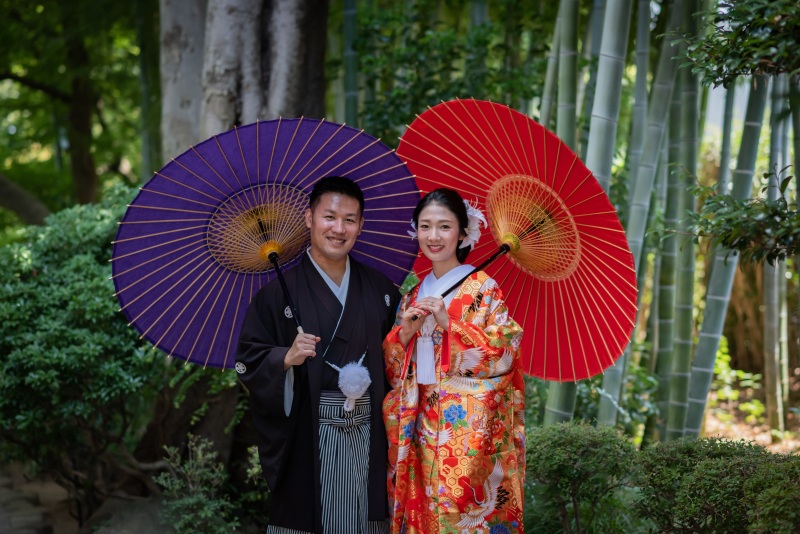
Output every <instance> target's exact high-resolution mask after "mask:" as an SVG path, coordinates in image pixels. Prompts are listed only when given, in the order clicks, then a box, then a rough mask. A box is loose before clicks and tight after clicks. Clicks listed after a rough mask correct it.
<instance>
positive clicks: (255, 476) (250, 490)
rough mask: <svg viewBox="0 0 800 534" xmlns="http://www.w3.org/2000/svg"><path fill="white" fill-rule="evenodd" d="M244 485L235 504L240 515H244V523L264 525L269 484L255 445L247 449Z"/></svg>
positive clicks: (266, 519) (265, 522)
mask: <svg viewBox="0 0 800 534" xmlns="http://www.w3.org/2000/svg"><path fill="white" fill-rule="evenodd" d="M245 471H246V474H247V480H246V487H245V488H244V489H243V490H241V492H240V493H239V495H238V498H237V504H239V506H240V507H241V512H240V517H242V516H244V517H245V520H244V521H243V523H245V524H253V525H266V524H267V523H268V522H269V517H268V516H267V509H268V507H267V504H266V503H267V500H268V499H269V486H267V481H266V479H265V478H264V475H263V473H262V471H261V461H260V459H259V456H258V448H257V447H255V446H252V447H249V448H248V449H247V467H246V470H245Z"/></svg>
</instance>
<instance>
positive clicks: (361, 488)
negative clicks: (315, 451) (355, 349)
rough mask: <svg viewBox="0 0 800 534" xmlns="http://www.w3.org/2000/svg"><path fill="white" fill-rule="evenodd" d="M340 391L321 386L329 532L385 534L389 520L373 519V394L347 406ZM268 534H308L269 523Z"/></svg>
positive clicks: (324, 492) (322, 455) (324, 518)
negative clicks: (370, 482)
mask: <svg viewBox="0 0 800 534" xmlns="http://www.w3.org/2000/svg"><path fill="white" fill-rule="evenodd" d="M344 401H345V396H344V395H343V394H342V393H341V392H340V391H322V392H321V396H320V401H319V451H320V453H319V454H320V465H321V473H320V484H321V486H322V526H323V529H324V531H325V534H386V533H387V532H388V523H387V522H386V521H369V519H368V512H369V505H368V502H369V498H368V493H367V491H368V488H367V486H368V483H367V477H368V474H369V454H368V451H369V446H370V440H369V433H370V432H369V427H370V411H371V410H370V397H369V392H367V393H365V394H364V396H362V397H361V398H360V399H358V400H357V401H356V404H355V407H354V408H353V410H352V411H350V412H346V411H344V407H343V405H344ZM267 534H307V533H305V532H302V531H299V530H292V529H288V528H283V527H275V526H269V527H267Z"/></svg>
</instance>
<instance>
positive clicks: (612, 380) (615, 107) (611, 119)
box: [586, 0, 641, 426]
mask: <svg viewBox="0 0 800 534" xmlns="http://www.w3.org/2000/svg"><path fill="white" fill-rule="evenodd" d="M595 6H597V4H595ZM603 11H604V13H605V20H604V21H603V26H602V28H603V30H602V38H601V44H600V51H599V54H598V55H599V61H598V65H597V80H596V83H595V86H594V87H593V88H592V91H591V94H592V95H594V104H593V105H592V106H590V108H589V109H591V113H592V115H591V122H590V127H589V142H588V144H587V150H586V153H587V156H586V166H587V167H588V168H589V170H591V171H592V173H593V174H594V176H595V178H597V181H598V182H600V185H601V186H602V187H603V190H604V191H605V192H606V193H608V191H609V186H610V183H611V165H612V162H613V159H614V153H615V150H614V147H615V145H616V138H617V124H618V123H619V107H620V100H621V98H622V78H623V76H624V74H625V56H626V53H627V49H628V32H629V30H630V20H631V0H609V2H608V6H607V7H605V9H604V10H603ZM640 291H641V288H640ZM624 360H625V358H619V359H617V361H616V362H615V363H614V365H612V366H611V367H610V368H609V369H607V370H606V372H605V374H604V375H603V390H604V391H605V392H606V395H607V396H606V395H604V396H602V397H601V399H600V407H599V413H598V422H599V423H601V424H607V425H611V426H613V425H614V424H616V421H617V408H616V407H617V406H618V405H619V396H620V391H621V389H622V377H623V375H624V369H625V362H624Z"/></svg>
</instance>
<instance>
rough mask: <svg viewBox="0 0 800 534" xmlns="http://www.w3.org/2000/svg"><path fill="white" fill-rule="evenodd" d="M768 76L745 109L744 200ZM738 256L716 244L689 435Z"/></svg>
mask: <svg viewBox="0 0 800 534" xmlns="http://www.w3.org/2000/svg"><path fill="white" fill-rule="evenodd" d="M767 86H768V78H766V77H765V76H755V77H754V78H753V80H752V87H751V89H750V96H749V97H748V101H747V111H746V112H745V121H744V124H745V126H744V131H743V133H742V144H741V147H740V148H739V156H738V159H737V161H736V170H735V171H734V173H733V190H732V191H731V195H732V196H733V197H734V198H736V199H738V200H743V199H746V198H749V197H750V194H751V192H752V189H753V174H754V171H755V165H756V156H757V154H758V141H759V138H760V136H761V124H762V121H763V118H764V107H765V105H766V96H767ZM738 262H739V256H738V254H736V253H735V252H734V251H732V250H730V249H727V248H725V247H717V248H716V250H715V254H714V265H713V267H712V268H711V278H710V279H709V281H708V290H707V293H706V299H705V300H706V307H705V310H704V312H703V323H702V325H701V326H700V338H699V341H698V343H697V347H696V349H695V359H694V362H693V364H692V373H691V376H690V382H689V412H688V416H687V420H686V435H690V436H695V437H697V436H698V435H699V433H700V427H701V426H702V423H703V415H704V413H705V407H706V401H707V400H708V391H709V389H710V388H711V380H712V379H713V378H714V363H715V362H716V359H717V350H718V349H719V338H720V336H721V335H722V328H723V326H724V324H725V313H726V310H727V309H728V301H729V300H730V296H731V287H732V286H733V276H734V274H736V265H737V264H738Z"/></svg>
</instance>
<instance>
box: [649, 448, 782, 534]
mask: <svg viewBox="0 0 800 534" xmlns="http://www.w3.org/2000/svg"><path fill="white" fill-rule="evenodd" d="M768 457H769V453H768V452H767V451H766V450H765V449H763V448H762V447H758V446H756V445H754V444H752V443H748V442H745V441H725V440H721V439H716V438H710V439H699V440H694V439H690V438H683V439H678V440H674V441H670V442H667V443H659V444H656V445H654V446H652V447H649V448H646V449H644V450H642V451H641V452H640V453H639V455H638V456H637V469H636V476H635V478H634V482H635V484H636V485H637V486H638V487H639V489H640V491H641V497H640V499H639V500H638V501H637V509H638V510H639V511H640V512H641V513H642V514H643V515H644V516H645V517H646V518H648V519H650V520H652V521H653V522H655V523H656V524H657V525H658V528H659V529H660V531H661V532H698V531H702V532H712V531H714V532H717V531H716V530H706V529H713V528H717V526H718V525H722V524H725V525H728V524H730V522H735V521H736V519H735V518H731V517H727V516H724V513H725V512H724V510H722V511H717V510H716V509H714V510H713V512H714V513H719V514H723V515H720V516H719V518H715V519H714V520H713V523H712V524H711V525H709V524H708V514H707V512H709V510H711V508H709V509H703V508H701V506H702V505H703V504H704V502H705V501H707V502H708V506H709V507H714V506H721V507H724V506H727V507H732V508H735V507H737V505H736V503H734V502H731V501H728V502H727V503H725V499H726V498H730V496H731V495H732V493H731V492H735V486H736V484H741V482H742V480H743V479H739V480H738V481H736V480H733V481H732V480H726V481H725V483H724V484H722V483H721V484H720V485H719V487H715V486H714V485H713V476H714V473H718V472H719V469H720V467H722V468H723V469H724V466H725V464H726V463H730V464H731V465H733V462H742V466H741V469H738V468H737V469H738V470H736V469H732V470H731V471H732V473H731V477H735V476H736V475H737V474H741V475H743V474H746V473H747V472H749V471H748V468H746V467H744V464H747V465H750V464H757V463H758V462H763V461H765V459H767V458H768ZM715 462H717V463H715ZM748 462H749V463H748ZM709 484H710V486H709ZM698 487H703V488H704V489H703V490H702V491H705V493H697V492H698V491H701V490H698ZM717 492H718V493H717ZM720 496H722V497H720ZM693 500H699V501H704V502H699V503H694V502H693ZM739 512H740V513H741V510H739ZM709 513H710V512H709ZM717 521H718V522H717ZM692 529H703V530H692ZM719 532H725V531H724V530H723V531H719ZM727 532H742V530H736V529H734V530H728V531H727Z"/></svg>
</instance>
